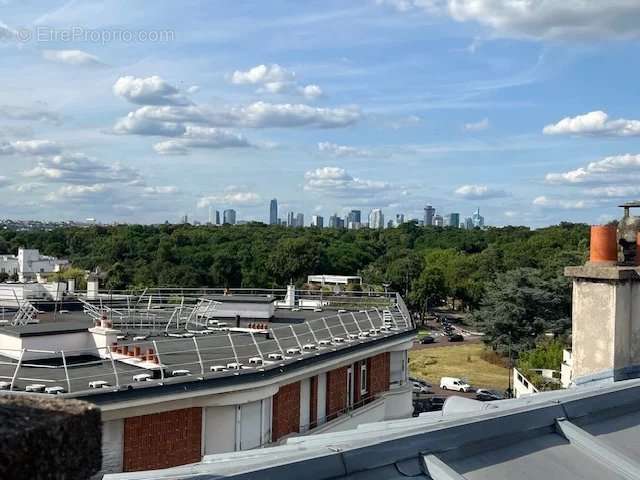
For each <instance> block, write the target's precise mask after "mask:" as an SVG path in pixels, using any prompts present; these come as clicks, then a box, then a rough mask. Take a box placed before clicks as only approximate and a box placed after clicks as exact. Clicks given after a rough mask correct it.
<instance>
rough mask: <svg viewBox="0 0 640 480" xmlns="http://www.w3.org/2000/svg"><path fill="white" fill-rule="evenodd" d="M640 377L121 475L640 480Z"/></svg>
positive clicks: (450, 404) (464, 403)
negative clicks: (169, 467)
mask: <svg viewBox="0 0 640 480" xmlns="http://www.w3.org/2000/svg"><path fill="white" fill-rule="evenodd" d="M638 454H640V381H639V380H628V381H624V382H618V383H616V384H608V385H600V386H590V387H579V388H575V389H572V390H565V391H558V392H549V393H542V394H538V395H535V396H532V397H529V398H525V399H517V400H503V401H499V402H490V403H480V402H474V401H470V400H466V399H459V398H458V399H453V400H448V401H447V403H446V404H445V409H444V411H443V412H432V413H428V414H424V415H421V416H420V417H418V418H411V419H404V420H397V421H387V422H379V423H374V424H368V425H361V426H360V427H359V428H357V429H355V430H350V431H344V432H337V433H325V434H319V435H309V436H304V437H296V438H292V439H289V440H288V442H287V444H285V445H282V446H278V447H272V448H264V449H259V450H250V451H245V452H235V453H229V454H218V455H211V456H207V457H205V458H204V459H203V461H202V462H201V463H197V464H193V465H187V466H182V467H175V468H171V469H167V470H160V471H149V472H136V473H131V472H130V473H126V474H113V475H106V476H105V479H106V480H120V479H124V478H127V479H132V480H135V479H151V478H153V479H168V478H171V479H196V478H197V479H199V480H209V479H215V478H221V477H224V478H233V479H261V478H274V479H275V478H277V479H282V480H286V479H292V480H293V479H299V478H304V479H305V480H321V479H349V480H360V479H373V480H378V479H379V480H392V479H400V478H402V479H406V478H407V477H410V478H416V479H420V478H423V479H434V480H465V479H469V480H476V479H477V480H484V479H511V478H514V479H515V478H517V479H540V478H544V479H548V480H552V479H553V480H555V479H586V480H589V479H604V478H606V479H617V478H626V479H631V478H633V479H640V460H638Z"/></svg>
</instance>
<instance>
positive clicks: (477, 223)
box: [471, 208, 484, 228]
mask: <svg viewBox="0 0 640 480" xmlns="http://www.w3.org/2000/svg"><path fill="white" fill-rule="evenodd" d="M471 221H472V222H473V226H474V227H477V228H484V217H483V216H482V215H480V209H479V208H478V209H477V210H476V211H475V212H474V213H473V216H472V217H471Z"/></svg>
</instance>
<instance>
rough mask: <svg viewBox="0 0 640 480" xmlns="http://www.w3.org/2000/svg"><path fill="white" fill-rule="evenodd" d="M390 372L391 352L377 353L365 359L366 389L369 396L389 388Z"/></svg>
mask: <svg viewBox="0 0 640 480" xmlns="http://www.w3.org/2000/svg"><path fill="white" fill-rule="evenodd" d="M390 373H391V354H390V353H389V352H384V353H379V354H378V355H376V356H374V357H371V358H369V359H367V377H368V378H367V383H368V388H367V390H368V391H369V395H370V396H373V395H376V394H377V393H381V392H386V391H387V390H389V379H390Z"/></svg>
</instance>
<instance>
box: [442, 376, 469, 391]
mask: <svg viewBox="0 0 640 480" xmlns="http://www.w3.org/2000/svg"><path fill="white" fill-rule="evenodd" d="M440 388H441V389H443V390H455V391H457V392H469V391H471V385H469V384H468V383H467V382H466V381H464V380H462V379H461V378H455V377H442V378H441V379H440Z"/></svg>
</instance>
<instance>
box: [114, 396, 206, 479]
mask: <svg viewBox="0 0 640 480" xmlns="http://www.w3.org/2000/svg"><path fill="white" fill-rule="evenodd" d="M201 440H202V409H201V408H185V409H181V410H171V411H168V412H162V413H154V414H152V415H141V416H138V417H129V418H126V419H125V420H124V441H123V443H124V445H123V470H124V471H125V472H135V471H138V470H154V469H157V468H168V467H175V466H177V465H184V464H186V463H194V462H199V461H200V460H201Z"/></svg>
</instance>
